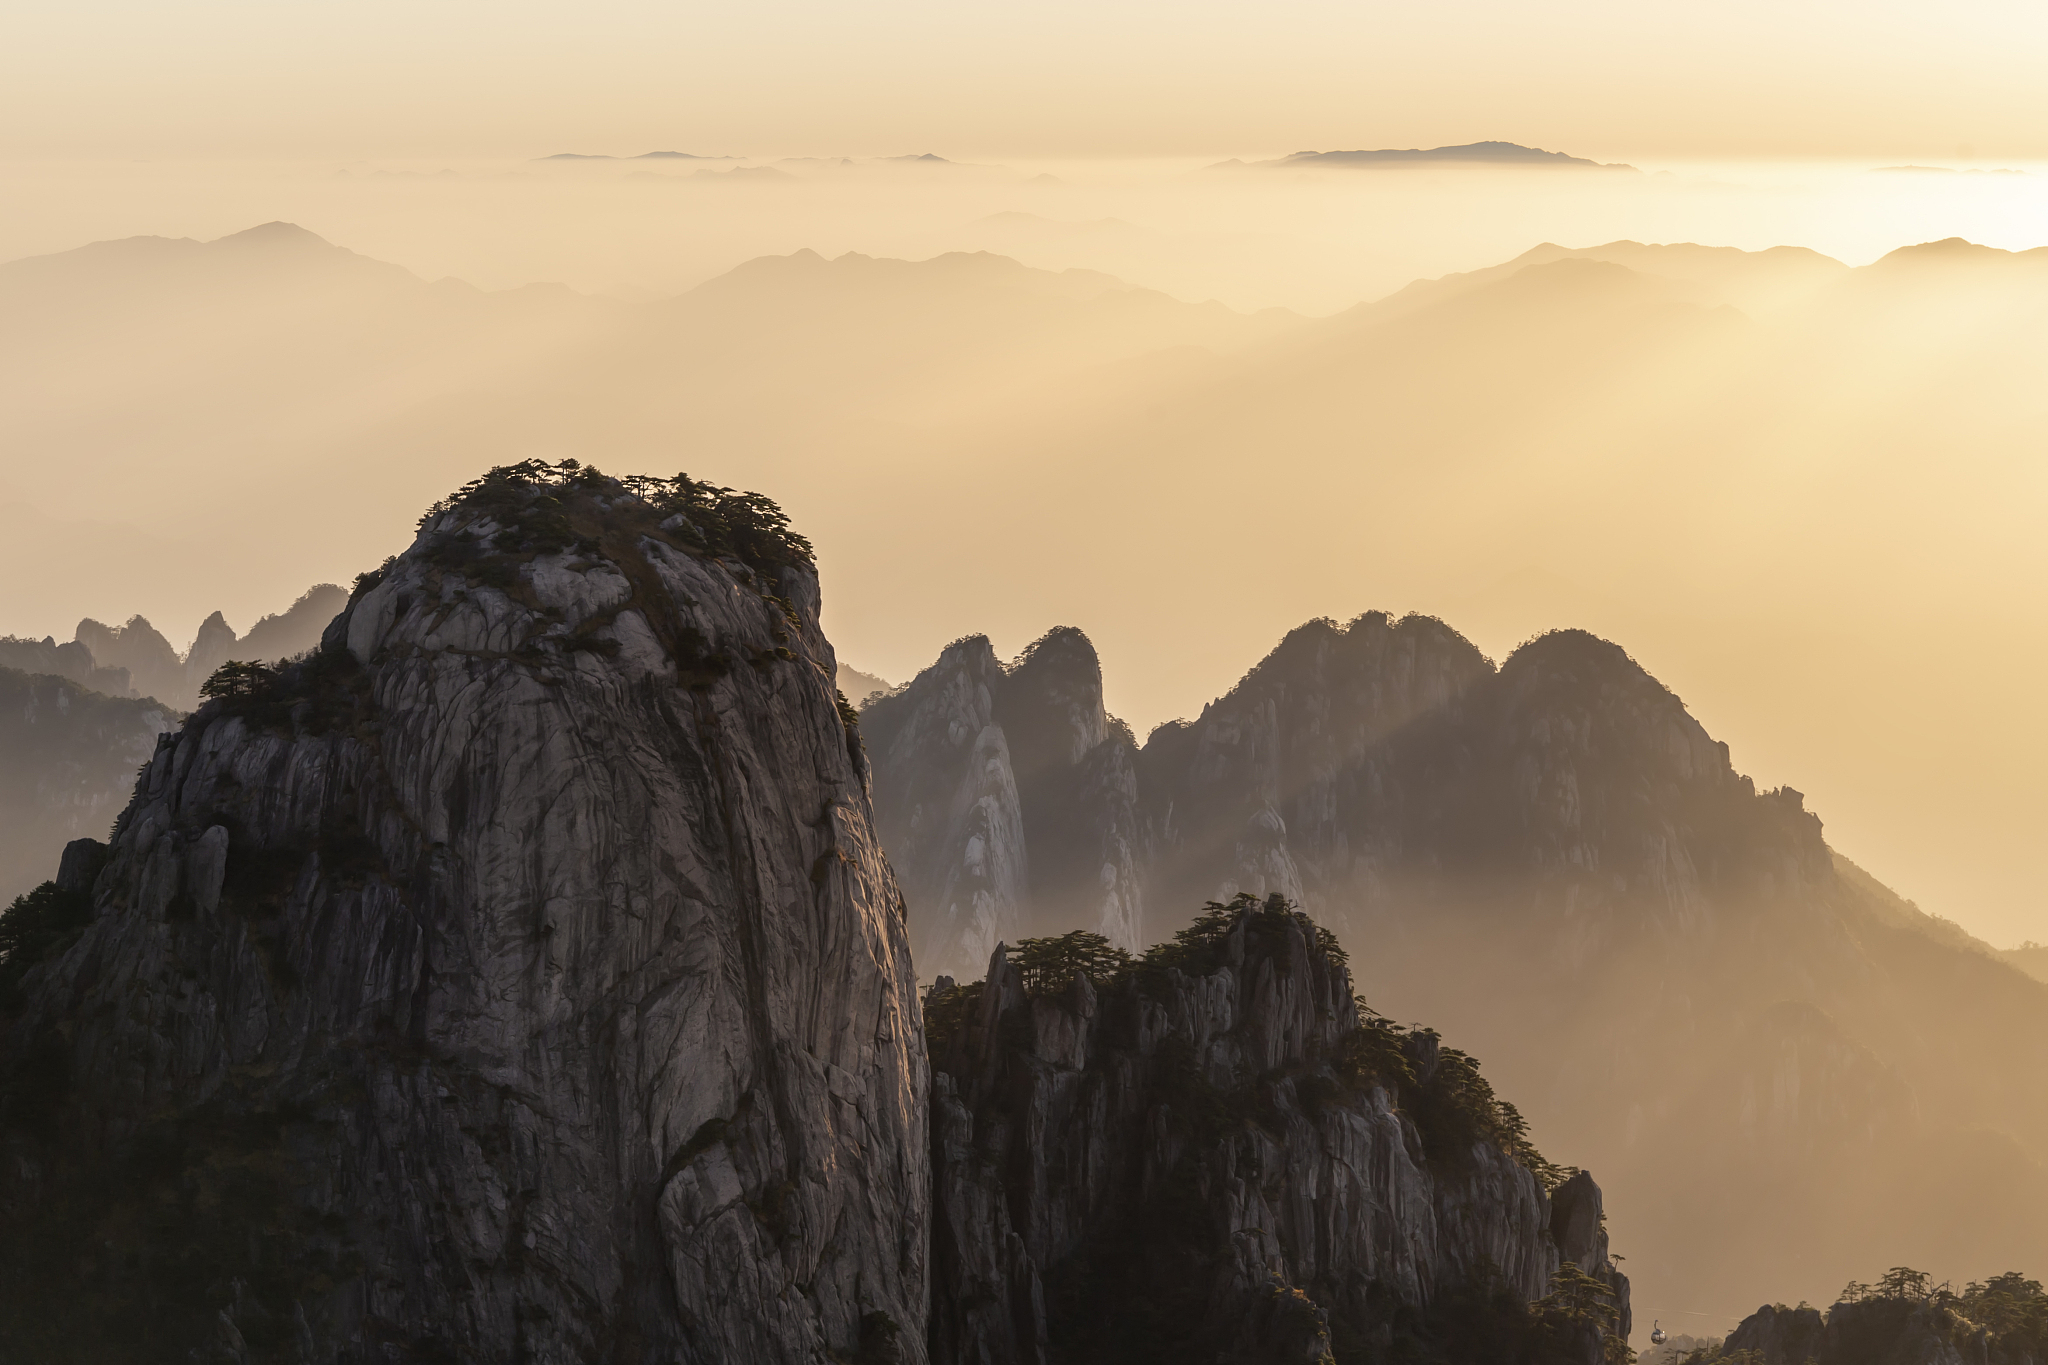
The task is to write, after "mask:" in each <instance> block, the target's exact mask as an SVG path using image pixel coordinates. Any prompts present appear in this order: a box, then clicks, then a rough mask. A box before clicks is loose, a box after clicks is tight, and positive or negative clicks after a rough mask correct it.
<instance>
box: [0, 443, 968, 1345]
mask: <svg viewBox="0 0 2048 1365" xmlns="http://www.w3.org/2000/svg"><path fill="white" fill-rule="evenodd" d="M818 606H819V597H818V584H817V579H816V577H815V575H814V572H813V569H812V566H811V555H810V548H809V546H808V544H807V543H806V542H805V541H804V540H803V539H802V537H800V536H798V535H797V534H796V533H795V532H794V531H792V530H791V529H790V527H789V525H788V522H787V520H786V519H785V518H784V517H783V515H782V513H781V512H780V511H779V510H778V509H777V508H776V507H775V506H774V504H772V503H770V502H769V501H767V500H766V499H764V498H761V497H758V496H756V495H752V494H745V493H737V492H733V491H731V490H727V489H723V488H719V487H716V486H714V485H709V484H704V483H699V482H696V481H693V480H691V479H688V478H685V477H677V478H674V479H631V478H626V479H620V478H611V477H608V476H606V475H603V474H601V473H599V472H597V471H595V470H591V469H586V468H582V467H579V466H577V465H575V464H573V463H564V464H561V465H555V466H549V465H544V464H538V463H529V464H524V465H518V466H513V467H509V468H503V469H497V470H493V471H492V472H491V473H489V474H488V475H486V476H485V477H484V478H482V479H479V480H477V481H476V482H474V483H472V484H470V485H468V486H467V487H465V488H464V489H462V490H461V491H460V492H459V493H458V494H456V495H455V496H454V497H452V498H450V499H448V500H447V501H445V502H443V503H440V504H437V505H436V506H435V507H433V508H432V509H430V510H429V512H428V514H427V516H426V517H425V518H424V519H423V520H422V522H421V525H420V530H419V535H418V537H417V539H416V540H415V541H414V543H413V544H412V546H411V547H410V548H409V549H408V550H406V551H405V552H404V553H403V554H401V555H399V556H397V557H395V558H394V559H393V560H391V561H390V562H388V563H387V564H385V565H384V566H383V567H382V568H381V569H378V570H377V571H375V572H373V573H370V574H366V575H364V576H363V577H362V578H361V579H359V580H358V581H357V583H356V585H355V589H354V592H353V593H352V594H351V595H350V597H349V600H348V604H347V606H346V608H345V609H344V610H343V611H342V612H341V614H340V615H339V616H338V617H337V618H336V619H335V620H334V622H333V623H332V625H331V626H330V627H329V628H328V629H327V631H326V634H325V636H324V638H323V639H322V641H321V644H320V646H319V648H318V649H317V650H315V651H313V652H312V653H310V654H308V655H305V656H302V657H299V658H297V659H293V660H289V661H284V662H281V663H278V664H272V665H241V666H236V667H231V668H227V669H224V670H222V671H221V672H220V673H218V674H216V675H214V677H213V678H212V679H211V681H210V683H209V686H208V689H207V691H208V699H207V701H206V702H205V704H204V705H202V706H201V707H200V708H199V709H198V710H197V711H196V712H195V713H194V714H193V715H192V716H191V717H190V718H189V719H188V720H186V721H185V722H184V724H183V725H182V727H181V728H180V729H178V730H177V731H176V732H175V733H172V734H169V735H166V736H164V737H163V739H162V740H161V741H160V742H159V743H158V745H157V747H156V750H155V753H154V756H153V757H152V758H151V759H150V760H149V762H148V763H147V764H146V766H145V767H144V769H143V770H142V772H141V774H140V777H139V779H138V781H137V784H136V787H135V792H134V796H133V799H132V801H131V802H130V804H129V805H128V807H127V809H126V810H125V811H124V812H123V813H122V814H121V816H120V818H119V820H118V822H117V823H116V825H115V827H114V830H113V833H112V836H111V841H110V844H109V845H108V846H107V847H105V848H104V849H101V848H99V847H97V846H94V845H90V844H84V843H83V842H82V843H81V845H80V846H75V848H74V851H73V854H72V855H68V856H67V858H66V860H65V868H64V870H63V875H62V877H61V878H60V882H59V884H57V885H55V886H53V887H50V888H46V889H45V890H44V891H42V892H39V893H37V894H36V896H35V897H33V898H26V899H25V901H24V903H23V905H22V906H21V907H18V909H19V910H20V911H21V912H22V917H21V918H19V919H18V920H17V919H16V917H15V914H14V913H10V915H9V921H10V933H9V936H8V941H7V946H9V948H10V951H9V955H8V959H7V964H6V965H7V967H8V969H9V970H8V972H7V974H6V975H7V978H8V979H7V980H6V982H5V983H4V984H5V985H6V986H7V987H8V997H9V998H8V999H7V1000H6V1001H5V1002H4V1009H5V1018H4V1020H0V1025H4V1030H5V1032H4V1040H0V1106H4V1108H0V1122H4V1129H5V1134H4V1141H5V1144H6V1147H7V1151H6V1152H5V1153H4V1160H0V1225H4V1227H5V1229H6V1232H5V1236H4V1239H0V1360H4V1361H5V1362H7V1363H8V1365H15V1363H16V1362H21V1363H22V1365H27V1363H28V1362H35V1365H45V1363H46V1362H65V1361H79V1362H102V1361H123V1362H126V1361H157V1360H162V1361H178V1362H185V1361H190V1360H208V1361H247V1362H256V1361H263V1362H270V1361H279V1362H283V1361H290V1362H306V1361H319V1362H357V1361H362V1362H367V1361H373V1360H374V1361H379V1362H383V1361H463V1362H472V1361H473V1362H485V1361H490V1362H499V1361H513V1360H535V1361H599V1360H602V1361H620V1362H652V1361H676V1360H685V1361H762V1362H784V1361H787V1362H797V1361H804V1362H813V1361H820V1360H825V1359H845V1360H880V1359H887V1358H894V1355H898V1354H900V1355H901V1356H902V1357H903V1358H905V1359H912V1360H916V1359H921V1358H922V1350H921V1346H922V1340H921V1338H922V1334H921V1332H919V1331H918V1330H917V1325H918V1324H920V1323H921V1322H922V1321H923V1318H924V1315H925V1307H926V1300H925V1295H926V1274H925V1267H924V1260H925V1255H926V1231H927V1228H928V1216H927V1199H928V1189H929V1177H928V1170H927V1159H926V1152H927V1145H926V1140H925V1133H924V1115H923V1110H922V1095H923V1087H924V1080H923V1077H924V1072H925V1061H924V1053H923V1035H922V1030H921V1028H920V1027H919V1023H918V1017H917V1008H918V1006H917V1000H916V985H915V977H914V974H913V972H912V970H911V965H910V959H909V953H908V948H907V942H906V939H905V935H904V929H903V925H902V908H901V899H900V896H899V895H898V893H897V890H896V886H895V882H894V879H893V877H892V876H891V874H890V872H889V870H888V867H887V864H886V862H885V860H884V859H883V857H882V854H881V852H880V849H879V847H878V845H877V843H876V841H875V838H874V834H873V830H872V821H871V816H870V813H869V808H868V798H867V793H866V787H865V778H866V769H865V763H864V760H863V759H862V757H861V754H860V749H859V744H858V740H857V736H856V733H855V730H854V726H853V724H852V721H851V719H850V717H849V715H848V713H847V710H846V708H845V706H844V704H843V702H842V701H841V700H840V699H839V698H837V697H836V695H835V692H834V689H833V683H832V680H833V676H834V671H835V666H836V661H835V659H834V657H833V654H832V650H831V646H830V645H829V644H828V643H827V642H826V641H825V639H824V637H823V635H822V634H820V632H819V630H818V625H817V619H818ZM30 900H32V901H33V903H32V904H31V903H29V901H30ZM15 931H18V932H15ZM17 953H19V954H21V956H20V957H18V958H17V957H16V954H17ZM892 1343H896V1344H892Z"/></svg>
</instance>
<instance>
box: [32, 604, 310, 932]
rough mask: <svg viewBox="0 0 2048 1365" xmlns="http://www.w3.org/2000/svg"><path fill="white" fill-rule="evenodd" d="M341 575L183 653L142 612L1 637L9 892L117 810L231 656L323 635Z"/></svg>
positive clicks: (221, 623)
mask: <svg viewBox="0 0 2048 1365" xmlns="http://www.w3.org/2000/svg"><path fill="white" fill-rule="evenodd" d="M347 601H348V594H347V593H345V592H343V591H342V590H341V589H340V588H338V587H336V586H335V585H334V584H332V583H321V584H317V585H315V586H314V587H311V588H309V589H307V590H306V591H305V593H303V594H302V595H301V596H300V597H299V599H298V600H297V601H296V602H294V603H293V604H292V605H291V606H290V607H288V608H286V609H285V610H284V611H282V612H278V613H276V614H274V615H271V616H265V617H263V618H262V619H260V620H258V621H257V622H256V624H255V625H253V626H251V627H249V631H248V633H247V634H246V635H240V636H238V635H236V634H235V631H234V628H233V627H232V626H230V625H228V623H227V621H226V619H225V618H224V617H223V616H222V615H221V613H220V612H214V613H213V614H212V615H211V616H208V617H207V618H206V620H205V621H204V622H202V623H201V624H200V627H199V633H198V635H197V636H196V637H195V638H194V639H193V641H192V643H191V645H190V646H189V647H187V648H186V649H185V651H184V652H183V653H180V652H179V651H177V650H175V649H173V648H172V646H171V642H170V641H169V640H167V639H165V638H164V636H163V634H162V632H160V631H158V630H157V628H156V627H155V626H152V625H151V624H150V623H149V621H148V620H147V619H145V618H144V617H141V616H132V617H130V618H129V619H128V620H127V622H125V623H124V624H122V625H119V626H109V625H105V624H103V623H102V622H99V621H95V620H92V619H91V618H87V619H86V620H83V621H80V622H79V623H78V629H77V631H76V633H75V635H74V636H73V638H72V639H71V641H70V642H68V643H66V644H61V645H60V644H58V643H57V642H56V640H55V639H54V638H49V637H46V638H44V639H42V640H21V639H14V638H11V637H10V638H0V693H4V694H5V695H4V698H0V700H4V705H0V755H4V757H5V760H6V761H5V762H4V763H0V808H4V809H5V810H7V811H9V812H11V814H9V815H8V817H7V818H6V819H4V820H0V900H12V899H13V898H14V897H15V896H17V895H19V894H21V893H22V892H24V891H27V890H28V889H29V888H30V887H32V886H34V885H35V884H36V883H37V882H40V881H42V880H43V879H44V878H45V877H47V876H48V875H49V869H50V867H52V866H54V865H55V864H54V862H53V860H54V859H55V858H56V857H57V855H58V854H59V853H60V852H62V850H63V848H64V845H65V844H66V843H68V842H70V841H71V840H73V839H82V838H88V837H92V836H94V835H96V834H98V833H100V832H101V831H102V828H103V827H104V826H105V825H106V824H107V823H108V822H109V821H111V820H112V819H113V817H114V816H115V815H116V814H118V813H119V811H120V809H121V807H122V805H123V804H124V803H125V802H126V801H127V799H128V794H129V790H130V788H131V787H132V786H133V785H134V774H135V766H136V765H137V764H138V763H140V762H142V761H143V760H145V759H147V758H148V757H149V755H150V753H151V751H152V750H153V749H154V747H155V743H156V736H157V735H158V734H160V733H162V732H163V731H165V730H168V729H170V728H171V727H172V725H173V724H174V723H175V722H176V721H177V719H178V718H179V717H180V715H182V714H183V713H184V712H187V711H190V710H192V709H194V708H195V707H197V706H198V705H199V702H200V689H201V688H202V687H203V686H204V685H205V683H206V681H207V679H208V678H210V677H212V676H213V673H214V671H215V670H216V669H218V668H219V667H220V666H221V665H222V664H224V663H227V662H229V661H231V660H234V661H240V662H261V663H274V662H276V661H277V660H279V659H285V658H290V657H292V656H295V655H299V654H303V653H305V652H306V651H307V650H309V649H311V648H312V647H313V646H315V645H317V644H318V643H320V633H321V632H322V631H323V630H325V629H326V628H327V623H328V622H330V621H332V620H333V619H334V615H335V613H336V612H338V611H340V610H341V608H342V607H343V606H344V605H345V604H346V603H347Z"/></svg>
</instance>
